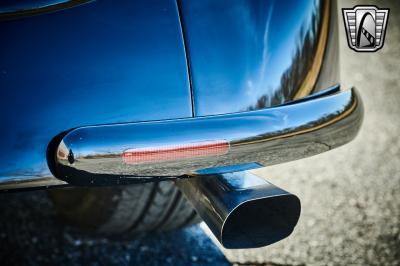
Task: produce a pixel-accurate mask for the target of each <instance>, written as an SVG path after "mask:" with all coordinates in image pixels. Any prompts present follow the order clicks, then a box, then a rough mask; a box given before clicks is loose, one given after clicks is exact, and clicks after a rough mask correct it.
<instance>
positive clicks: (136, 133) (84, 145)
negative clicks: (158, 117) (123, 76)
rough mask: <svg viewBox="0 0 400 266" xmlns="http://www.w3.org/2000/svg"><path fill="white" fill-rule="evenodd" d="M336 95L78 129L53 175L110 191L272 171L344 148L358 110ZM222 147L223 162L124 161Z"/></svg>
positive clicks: (349, 94) (348, 95)
mask: <svg viewBox="0 0 400 266" xmlns="http://www.w3.org/2000/svg"><path fill="white" fill-rule="evenodd" d="M337 91H338V88H332V89H331V90H329V91H327V92H324V93H320V94H318V95H317V96H314V97H310V98H308V99H303V100H299V101H294V102H292V103H289V104H286V105H282V106H277V107H273V108H268V109H263V110H257V111H251V112H245V113H234V114H227V115H217V116H209V117H197V118H188V119H176V120H166V121H155V122H143V123H128V124H115V125H105V126H89V127H82V128H77V129H74V130H72V131H70V132H69V133H67V134H66V135H65V136H64V138H63V139H62V141H61V144H60V145H59V146H58V149H57V150H56V151H54V154H55V157H56V158H55V160H56V164H55V165H56V166H55V169H53V172H54V173H55V174H56V176H57V177H58V178H60V179H63V180H65V181H67V182H69V183H72V184H76V185H90V184H93V185H108V184H123V183H132V182H146V181H154V180H162V179H166V178H175V177H176V176H181V175H186V174H188V175H196V174H198V173H199V172H201V169H204V168H209V169H213V167H214V168H215V169H218V167H221V166H229V165H237V164H245V165H249V164H248V163H255V164H254V165H258V164H263V165H272V164H277V163H281V162H285V161H291V160H296V159H300V158H304V157H307V156H311V155H315V154H318V153H321V152H324V151H328V150H331V149H333V148H335V147H338V146H340V145H343V144H345V143H347V142H349V141H350V140H352V139H353V138H354V137H355V136H356V134H357V132H358V130H359V128H360V125H361V122H362V117H363V108H362V103H361V99H360V97H359V95H358V93H357V91H356V90H355V89H351V90H346V91H342V92H337ZM330 92H331V93H330ZM221 139H224V140H226V141H227V142H228V143H229V144H230V149H229V151H228V152H227V153H226V154H220V155H215V156H212V155H211V156H206V157H185V158H179V159H176V160H167V161H165V160H164V161H150V162H143V163H140V164H134V165H129V164H126V163H124V161H123V153H124V151H126V150H129V149H146V148H149V147H151V148H152V149H154V147H163V146H174V145H190V144H193V143H200V142H209V141H215V140H221ZM161 150H162V149H161ZM71 156H73V158H71ZM155 158H157V156H155ZM208 171H209V172H208V173H211V174H212V172H210V170H208ZM217 171H218V170H216V172H217Z"/></svg>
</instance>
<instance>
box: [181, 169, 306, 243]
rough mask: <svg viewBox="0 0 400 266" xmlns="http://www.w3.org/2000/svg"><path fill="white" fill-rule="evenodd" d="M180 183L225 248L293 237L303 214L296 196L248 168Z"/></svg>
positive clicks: (193, 178) (182, 189)
mask: <svg viewBox="0 0 400 266" xmlns="http://www.w3.org/2000/svg"><path fill="white" fill-rule="evenodd" d="M176 183H177V185H178V187H179V188H180V189H181V191H182V192H183V193H184V195H185V196H186V197H187V198H188V199H189V201H190V202H191V203H192V204H193V206H194V207H195V209H196V211H197V212H198V214H199V215H200V216H201V218H202V219H203V220H204V221H205V223H206V224H207V225H208V227H209V228H210V229H211V231H212V232H213V234H214V235H215V236H216V238H217V239H218V241H219V242H220V243H221V244H222V245H223V246H224V247H225V248H231V249H238V248H257V247H262V246H267V245H270V244H273V243H275V242H277V241H280V240H282V239H284V238H286V237H287V236H289V235H290V234H291V233H292V232H293V229H294V227H295V226H296V224H297V221H298V220H299V217H300V211H301V205H300V200H299V199H298V198H297V197H296V196H295V195H293V194H290V193H289V192H287V191H285V190H282V189H280V188H278V187H276V186H274V185H272V184H271V183H269V182H267V181H266V180H264V179H261V178H259V177H257V176H256V175H253V174H251V173H249V172H247V171H243V172H234V173H225V174H220V175H207V176H199V177H192V178H185V179H178V180H177V181H176Z"/></svg>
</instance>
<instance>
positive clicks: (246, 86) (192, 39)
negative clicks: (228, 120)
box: [180, 0, 318, 115]
mask: <svg viewBox="0 0 400 266" xmlns="http://www.w3.org/2000/svg"><path fill="white" fill-rule="evenodd" d="M180 4H181V6H182V10H183V11H182V13H183V20H184V28H185V32H186V35H187V42H188V53H189V55H190V57H189V58H190V64H191V73H192V80H193V88H194V100H195V107H196V108H195V110H196V115H209V114H221V113H229V112H237V111H243V110H245V109H247V108H248V107H249V106H252V105H254V104H255V103H256V102H257V100H258V99H259V98H260V97H261V96H262V95H265V94H268V95H272V94H273V92H274V91H275V90H277V89H279V84H280V82H281V78H282V75H283V74H284V72H285V71H286V70H287V69H288V68H289V67H291V65H292V63H293V56H294V53H295V52H296V48H297V47H298V45H299V42H300V41H301V40H300V37H303V36H301V35H304V33H305V32H302V31H305V30H306V29H309V28H310V27H312V26H313V25H311V24H312V21H311V18H312V16H311V14H312V12H313V11H315V8H316V6H317V5H318V2H317V1H308V0H301V1H298V0H286V1H272V0H270V1H263V0H260V1H250V0H236V1H229V4H227V2H226V1H223V0H217V1H215V0H198V1H193V0H188V1H181V2H180ZM270 98H271V97H270Z"/></svg>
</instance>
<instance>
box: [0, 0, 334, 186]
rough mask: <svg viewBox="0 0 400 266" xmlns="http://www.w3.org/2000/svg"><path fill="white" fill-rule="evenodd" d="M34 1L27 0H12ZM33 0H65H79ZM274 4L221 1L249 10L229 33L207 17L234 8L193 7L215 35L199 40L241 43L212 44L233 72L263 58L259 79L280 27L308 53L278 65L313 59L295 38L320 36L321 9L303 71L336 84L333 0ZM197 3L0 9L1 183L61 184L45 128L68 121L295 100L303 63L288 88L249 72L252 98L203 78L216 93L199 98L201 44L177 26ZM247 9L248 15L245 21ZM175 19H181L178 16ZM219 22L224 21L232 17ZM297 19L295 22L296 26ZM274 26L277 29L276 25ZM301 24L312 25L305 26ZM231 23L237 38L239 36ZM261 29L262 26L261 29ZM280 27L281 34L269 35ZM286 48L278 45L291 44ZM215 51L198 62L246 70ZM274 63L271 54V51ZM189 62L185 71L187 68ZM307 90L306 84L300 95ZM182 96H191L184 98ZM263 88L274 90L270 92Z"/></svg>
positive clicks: (153, 116)
mask: <svg viewBox="0 0 400 266" xmlns="http://www.w3.org/2000/svg"><path fill="white" fill-rule="evenodd" d="M32 2H33V1H30V0H26V1H22V2H20V4H21V3H22V4H26V3H28V4H29V3H32ZM40 2H41V3H45V4H46V3H47V4H49V3H50V4H54V3H55V2H57V3H58V4H60V3H61V4H65V3H67V4H70V3H72V2H75V3H76V2H85V1H67V0H60V1H50V0H49V1H40ZM281 2H283V1H279V2H278V1H264V2H257V1H251V0H243V1H235V2H233V1H232V2H229V5H232V6H233V7H232V8H233V9H235V8H238V7H241V8H243V11H242V12H243V13H246V12H247V13H248V14H249V16H248V18H249V20H245V19H242V20H241V21H242V22H246V23H249V24H243V23H242V24H240V23H236V22H235V21H233V22H235V23H225V22H224V24H223V25H224V26H225V28H224V29H223V30H224V31H226V32H227V33H231V35H232V36H230V35H228V34H225V32H224V31H221V27H220V26H218V27H214V26H215V25H214V24H215V23H217V24H220V23H221V22H223V21H219V20H218V17H219V15H218V14H220V16H221V19H222V18H225V19H229V18H230V17H229V16H228V15H227V14H225V15H224V14H223V13H224V12H225V10H231V9H232V8H231V7H230V6H228V5H227V6H226V8H222V6H221V2H219V3H218V1H216V2H214V3H216V5H217V6H219V7H220V9H216V10H212V9H210V10H208V11H209V12H208V14H207V13H204V12H203V13H201V14H200V13H199V14H197V18H198V17H199V16H201V17H202V21H205V20H206V21H205V22H206V23H205V24H204V26H207V27H208V29H207V30H209V31H212V30H215V29H218V30H220V34H221V36H220V38H219V39H218V43H216V40H215V39H213V38H212V36H211V35H209V36H207V35H204V37H205V38H206V40H204V42H203V44H206V45H215V47H214V48H215V53H217V52H218V51H219V52H221V47H225V46H226V45H227V43H228V44H230V45H231V46H236V47H238V49H239V50H238V51H239V52H241V50H243V49H244V50H245V52H242V53H239V54H240V55H243V56H244V57H243V58H244V59H245V60H242V61H241V60H237V59H238V56H236V54H235V53H233V52H232V50H233V49H231V50H229V49H228V50H226V51H223V50H222V52H228V51H231V52H232V53H231V55H232V58H231V59H230V60H231V61H232V62H237V64H238V66H237V69H238V70H240V71H241V70H246V69H247V70H246V73H247V74H248V73H253V74H254V73H255V74H257V71H258V72H259V70H260V68H259V65H260V63H261V65H264V68H261V69H264V70H265V69H267V70H266V72H267V75H266V76H263V77H262V79H260V80H261V81H263V82H265V83H266V84H270V83H271V80H276V79H273V78H272V76H271V75H269V74H270V71H272V70H274V69H275V68H276V65H273V64H272V65H271V64H270V63H268V62H270V61H271V59H270V57H269V56H271V55H273V54H275V53H282V49H284V47H286V46H287V45H286V46H285V45H282V44H280V45H279V42H282V43H285V42H284V41H285V40H286V39H285V38H284V37H285V36H283V34H282V33H283V32H285V31H286V33H287V34H288V35H287V38H292V39H291V40H295V41H297V42H299V46H298V47H297V48H298V49H300V50H301V49H303V50H302V51H308V52H307V56H305V55H303V57H304V56H305V58H306V59H307V60H306V61H304V60H297V61H296V62H295V61H293V58H292V64H291V65H290V68H288V69H295V70H296V69H297V70H298V69H299V66H303V65H304V63H305V62H308V64H311V66H312V65H313V64H314V63H313V62H314V61H316V60H314V59H315V58H316V57H318V56H317V53H316V52H315V53H310V50H309V49H305V48H307V46H304V42H302V40H303V41H304V38H303V39H301V38H299V36H302V34H301V31H303V33H304V32H314V33H315V32H318V39H321V38H320V37H321V32H322V29H320V27H322V25H323V24H324V23H323V21H321V19H322V18H321V17H320V16H317V15H318V14H323V15H324V16H323V17H326V18H328V21H329V28H326V29H325V32H327V33H328V41H326V49H325V45H324V47H323V48H324V50H323V52H324V53H323V54H322V55H323V57H321V56H319V58H320V59H321V60H322V58H323V59H324V60H323V64H322V66H321V68H320V70H319V69H318V70H319V73H317V75H313V76H314V77H315V78H317V77H318V80H317V83H316V84H312V87H311V88H312V89H313V91H319V90H321V89H326V88H327V87H329V86H330V85H332V84H337V83H338V75H337V73H338V71H337V54H336V53H337V21H336V7H335V1H327V3H329V2H330V5H329V7H330V9H328V10H329V12H330V13H331V15H330V16H329V14H327V12H326V10H327V9H326V8H325V7H328V5H326V6H324V8H323V10H322V4H321V3H320V2H311V3H306V2H305V1H300V2H296V3H292V4H293V5H291V6H290V8H284V7H285V6H286V5H287V4H285V3H281ZM36 3H37V2H36ZM202 3H204V4H203V5H205V4H207V2H202V1H200V2H193V3H191V4H189V2H186V1H178V3H176V2H174V1H146V2H144V3H138V2H136V1H119V2H118V5H116V4H115V2H112V1H110V0H103V1H95V2H90V3H87V4H84V5H80V6H77V7H73V8H71V9H66V10H61V11H59V12H54V13H48V14H47V13H46V12H48V10H44V11H46V12H45V13H44V14H41V15H37V16H29V17H25V18H18V19H16V18H13V19H10V18H9V17H6V18H2V17H1V16H0V30H1V32H2V37H4V39H5V40H7V41H6V42H2V43H0V48H1V51H0V56H1V58H2V60H0V93H1V98H0V118H1V120H2V128H4V130H2V131H1V132H0V145H1V146H2V153H0V181H1V183H2V189H4V188H5V189H7V188H16V187H18V186H20V187H26V186H41V185H55V184H63V182H62V181H59V180H57V179H55V178H54V177H53V176H52V174H51V173H50V171H49V168H48V166H47V163H46V147H47V145H48V143H49V142H50V140H51V139H53V138H54V137H55V136H57V135H58V134H60V133H62V132H65V131H68V130H71V129H73V128H75V127H82V126H87V125H103V124H110V123H111V124H112V123H125V122H136V121H148V120H163V119H174V118H183V117H190V116H192V115H194V114H195V115H198V116H202V115H207V114H214V113H226V112H238V111H246V110H255V109H262V108H264V107H268V106H273V105H276V104H281V103H286V102H290V101H291V100H292V99H296V93H298V91H299V90H301V88H302V86H300V85H299V84H302V83H304V82H303V81H304V80H305V79H307V78H305V77H303V76H302V75H306V74H307V73H308V72H310V71H308V72H307V71H303V72H304V73H302V75H300V77H298V78H297V79H290V80H292V83H295V84H297V85H296V86H292V87H288V86H286V87H285V88H284V87H279V88H278V89H276V88H275V89H273V88H272V87H271V86H261V85H262V84H261V83H260V82H261V81H260V82H258V83H257V84H259V85H260V84H261V85H260V86H258V87H259V88H263V89H264V91H263V90H259V92H263V93H264V94H262V95H261V97H258V96H257V97H258V98H257V97H253V98H252V99H253V100H252V101H248V98H246V97H244V96H243V91H242V87H241V86H231V87H227V86H225V87H218V88H217V87H210V88H211V89H215V88H217V89H216V90H214V91H213V92H214V96H215V99H210V98H207V97H201V96H200V98H198V96H199V95H200V94H202V93H203V90H204V91H205V93H206V94H207V93H209V91H208V88H206V87H204V86H197V85H196V82H195V81H194V80H192V86H191V87H192V88H191V89H190V87H189V82H188V80H189V79H190V78H192V79H193V78H194V77H195V76H196V71H197V70H196V71H195V70H194V69H192V68H196V69H197V67H196V66H197V64H194V62H193V60H192V58H193V56H195V52H196V53H199V54H202V50H201V49H203V48H204V47H201V46H200V47H199V48H200V49H199V50H193V48H191V46H193V43H195V42H196V36H194V37H193V34H190V33H189V32H186V31H188V30H190V24H191V23H192V21H191V20H190V18H191V17H192V16H193V17H194V18H196V16H195V15H196V14H195V13H190V12H191V11H190V8H189V7H190V5H192V7H193V6H196V5H200V6H202ZM208 4H210V3H208ZM6 6H7V2H2V5H0V7H1V8H3V9H4V7H6ZM62 7H63V8H64V7H65V6H62ZM209 7H212V5H211V4H210V6H209ZM286 7H288V6H286ZM295 7H296V8H295ZM300 7H302V8H303V9H302V8H300ZM9 10H10V9H9ZM235 10H236V9H235ZM202 11H206V10H204V9H203V10H202ZM216 11H219V13H218V12H216ZM307 12H308V13H307ZM39 13H41V12H39ZM225 13H226V12H225ZM239 13H240V12H239ZM305 14H315V16H311V17H310V18H309V23H308V24H307V23H306V22H304V21H303V22H304V23H303V22H301V21H302V19H303V20H304V17H305V16H306V15H305ZM332 14H334V15H332ZM25 15H26V14H24V16H25ZM250 15H251V16H254V19H253V20H251V18H250ZM239 17H240V18H242V17H243V16H242V17H241V16H239ZM244 17H245V16H244ZM179 19H181V23H182V22H183V25H180V23H179V22H180V21H179ZM267 20H268V25H266V22H267ZM289 21H290V22H289ZM228 22H232V18H231V20H230V21H228ZM282 23H283V24H282ZM299 23H300V24H301V23H303V24H301V25H302V26H301V29H302V30H301V31H300V33H299V32H298V26H299ZM282 25H285V27H281V26H282ZM311 25H314V28H312V29H311V28H310V26H311ZM181 26H183V27H182V29H181ZM244 26H246V27H244ZM266 26H268V29H269V30H268V32H267V31H266ZM273 26H274V27H275V26H276V27H275V31H276V29H278V33H280V32H282V33H281V34H278V35H274V41H273V45H269V46H268V48H269V50H265V49H264V50H265V51H267V52H268V56H267V59H268V60H267V61H263V60H264V59H265V57H264V55H265V54H264V53H263V52H260V51H261V50H260V49H261V47H264V46H263V45H264V41H265V40H264V37H268V36H269V37H268V38H267V43H269V42H271V43H272V41H271V38H272V37H271V36H272V35H271V34H272V33H271V32H273V31H272V28H271V27H273ZM238 27H239V29H238ZM334 29H336V30H334ZM182 30H183V31H184V32H183V34H182ZM200 30H201V29H200ZM240 32H241V34H242V35H243V36H241V35H240ZM294 32H296V33H297V35H296V34H294ZM203 33H204V29H203V32H201V31H199V34H203ZM238 33H239V35H240V36H237V34H238ZM266 33H268V34H267V35H266V36H265V34H266ZM182 35H183V36H185V37H186V39H185V42H186V47H184V45H183V36H182ZM281 35H282V36H281ZM278 36H281V38H277V37H278ZM237 37H239V38H237ZM244 37H251V38H252V39H253V41H247V42H246V40H245V39H244ZM313 40H314V41H316V39H313ZM319 42H320V41H319ZM288 43H289V44H290V42H288ZM288 43H286V44H288ZM249 45H250V46H252V45H253V46H254V47H253V48H257V49H254V50H253V52H254V54H251V53H250V52H251V51H250V50H249V47H248V46H249ZM313 45H314V46H315V45H316V44H315V43H314V44H313ZM228 48H229V47H228ZM272 48H273V49H272ZM286 48H287V47H286ZM185 49H186V51H187V57H186V60H188V62H189V63H190V64H191V65H186V61H185ZM264 50H263V51H264ZM289 50H290V49H289ZM289 50H288V49H286V50H284V51H286V52H290V51H289ZM317 50H318V49H317ZM312 51H314V50H312ZM235 56H236V58H235ZM257 57H259V58H258V59H257ZM214 59H215V58H214ZM214 59H213V58H212V57H207V60H208V61H207V62H208V64H206V65H205V66H206V67H209V68H210V69H214V70H215V71H216V72H215V73H217V74H218V73H219V75H221V76H224V77H225V78H226V79H227V80H228V81H227V83H229V84H233V85H235V82H236V81H237V80H238V79H240V78H243V75H244V73H242V72H240V71H236V72H235V71H232V69H231V68H229V67H228V68H224V69H219V67H224V66H230V65H229V64H224V63H223V61H218V60H217V61H215V60H214ZM222 59H224V58H222ZM228 59H229V58H228ZM213 60H214V61H213ZM235 60H236V61H235ZM275 60H277V59H276V58H275ZM276 62H278V63H279V60H278V61H276ZM246 64H247V65H246ZM268 64H269V65H268ZM267 65H268V68H266V66H267ZM249 66H250V67H249ZM311 66H310V69H311ZM230 67H232V66H230ZM188 68H189V69H190V70H192V75H191V76H189V77H188V70H187V69H188ZM303 70H304V69H303ZM285 73H288V72H287V71H286V72H283V75H285ZM247 74H246V75H247ZM255 74H254V75H255ZM240 75H242V77H241V76H240ZM254 75H253V76H254ZM250 76H252V75H250ZM210 77H211V76H210ZM214 80H215V79H214ZM217 81H218V80H217ZM200 85H201V84H200ZM225 89H227V90H225ZM211 91H212V90H211ZM221 92H223V93H227V94H226V95H227V97H222V98H223V101H220V100H221V95H220V93H221ZM310 92H311V91H307V93H306V94H305V95H308V94H309V93H310ZM191 94H192V96H194V98H193V97H192V99H191V97H190V96H191ZM268 95H275V96H276V97H274V98H273V99H272V100H271V99H270V98H268V97H269V96H268ZM201 106H203V107H204V108H203V110H204V111H201V112H198V110H199V109H198V108H200V110H202V109H201V108H202V107H201ZM192 107H194V108H192ZM220 108H222V109H220ZM194 109H196V110H194ZM216 110H217V111H216ZM195 111H196V112H195ZM19 181H21V182H20V183H19ZM7 182H8V183H7Z"/></svg>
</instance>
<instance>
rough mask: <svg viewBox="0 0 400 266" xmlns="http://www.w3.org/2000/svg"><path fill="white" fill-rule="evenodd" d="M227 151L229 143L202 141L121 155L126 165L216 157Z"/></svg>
mask: <svg viewBox="0 0 400 266" xmlns="http://www.w3.org/2000/svg"><path fill="white" fill-rule="evenodd" d="M228 151H229V143H228V141H226V140H217V141H202V142H195V143H188V144H177V145H167V146H160V147H149V148H134V149H128V150H126V151H124V153H123V154H122V160H123V161H124V163H126V164H143V163H155V162H165V161H175V160H180V159H187V158H197V157H207V156H218V155H224V154H227V153H228Z"/></svg>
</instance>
